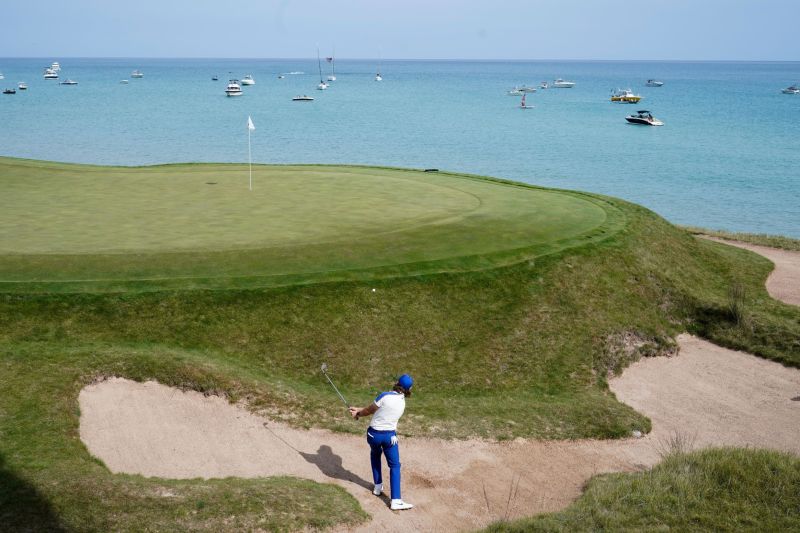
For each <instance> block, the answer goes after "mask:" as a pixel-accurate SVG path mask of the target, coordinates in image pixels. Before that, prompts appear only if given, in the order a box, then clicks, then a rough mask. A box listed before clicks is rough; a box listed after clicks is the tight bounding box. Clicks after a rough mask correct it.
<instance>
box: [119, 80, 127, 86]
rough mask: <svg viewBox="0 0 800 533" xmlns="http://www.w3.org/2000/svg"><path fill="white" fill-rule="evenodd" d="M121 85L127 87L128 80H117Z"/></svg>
mask: <svg viewBox="0 0 800 533" xmlns="http://www.w3.org/2000/svg"><path fill="white" fill-rule="evenodd" d="M119 82H120V83H121V84H122V85H127V84H128V83H129V82H128V80H119Z"/></svg>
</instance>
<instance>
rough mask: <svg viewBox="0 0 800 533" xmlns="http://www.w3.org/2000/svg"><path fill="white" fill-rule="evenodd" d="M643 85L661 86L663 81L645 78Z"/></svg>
mask: <svg viewBox="0 0 800 533" xmlns="http://www.w3.org/2000/svg"><path fill="white" fill-rule="evenodd" d="M645 85H647V86H648V87H661V86H662V85H664V82H663V81H658V80H647V83H645Z"/></svg>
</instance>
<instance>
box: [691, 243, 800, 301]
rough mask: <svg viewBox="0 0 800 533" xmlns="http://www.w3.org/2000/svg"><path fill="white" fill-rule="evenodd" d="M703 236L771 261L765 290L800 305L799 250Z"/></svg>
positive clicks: (776, 297) (780, 298)
mask: <svg viewBox="0 0 800 533" xmlns="http://www.w3.org/2000/svg"><path fill="white" fill-rule="evenodd" d="M704 238H707V239H709V240H712V241H716V242H721V243H723V244H730V245H731V246H737V247H739V248H744V249H745V250H750V251H751V252H755V253H757V254H760V255H763V256H764V257H766V258H767V259H769V260H770V261H772V262H773V263H774V264H775V270H773V271H772V273H771V274H770V275H769V277H768V278H767V292H769V294H770V296H772V297H773V298H775V299H776V300H780V301H782V302H785V303H787V304H791V305H800V252H791V251H789V250H779V249H777V248H768V247H766V246H759V245H757V244H748V243H746V242H739V241H729V240H726V239H717V238H714V237H704Z"/></svg>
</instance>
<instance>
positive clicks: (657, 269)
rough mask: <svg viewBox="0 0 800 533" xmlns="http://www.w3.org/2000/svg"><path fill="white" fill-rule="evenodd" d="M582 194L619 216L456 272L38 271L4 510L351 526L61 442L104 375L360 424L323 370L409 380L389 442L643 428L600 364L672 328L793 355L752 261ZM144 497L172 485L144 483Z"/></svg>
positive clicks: (788, 323) (1, 442)
mask: <svg viewBox="0 0 800 533" xmlns="http://www.w3.org/2000/svg"><path fill="white" fill-rule="evenodd" d="M587 197H590V196H588V195H587ZM596 200H597V202H599V203H601V204H602V205H607V206H609V208H610V209H612V210H616V211H618V212H619V214H620V218H619V220H622V221H624V224H620V225H618V226H616V227H615V228H614V230H613V231H608V232H606V233H603V234H598V235H593V236H589V238H587V239H585V244H584V245H582V246H578V245H577V244H578V241H575V242H572V243H571V244H570V246H569V247H566V248H552V249H548V250H546V251H547V252H548V253H544V254H541V255H535V256H530V255H527V254H523V255H519V256H513V257H512V256H509V257H507V259H508V261H499V262H495V261H486V262H484V261H483V260H482V259H481V257H480V256H477V257H470V258H468V259H465V260H464V261H463V262H461V263H460V267H463V268H459V269H455V271H453V270H450V271H445V272H439V271H438V270H436V269H435V268H432V269H419V268H416V267H414V269H413V270H402V269H401V270H397V271H394V272H392V273H391V275H389V276H386V275H383V274H385V272H384V271H382V270H381V269H365V270H361V271H358V272H355V273H352V275H351V276H349V277H347V278H345V280H339V281H334V280H333V279H328V282H325V283H311V281H313V280H309V279H303V280H284V281H286V282H287V283H288V285H287V286H281V287H271V288H257V284H253V283H249V282H245V283H244V284H243V285H241V284H239V283H238V282H236V281H226V282H225V283H223V284H221V285H217V287H218V288H219V289H220V290H206V289H202V288H199V289H193V290H189V289H191V288H192V287H195V285H192V284H188V285H187V284H185V283H184V282H182V281H178V282H177V283H176V285H175V286H174V287H175V290H161V291H153V288H154V287H153V286H152V285H149V284H147V283H143V284H142V285H137V283H136V282H134V283H130V284H123V285H120V286H118V287H115V288H114V289H115V290H117V291H120V292H113V293H105V292H88V293H80V292H78V293H75V292H72V291H73V290H74V288H75V287H74V286H68V284H67V283H65V284H64V287H59V286H58V283H56V284H55V285H50V286H48V287H41V286H40V287H34V288H33V291H34V293H27V292H24V291H23V292H19V293H3V294H0V365H2V373H0V376H2V377H1V378H0V387H2V390H0V436H1V437H2V438H0V455H2V456H3V458H4V466H3V469H4V472H5V474H3V475H6V476H7V477H8V478H9V479H13V480H19V482H17V481H13V482H12V483H10V485H11V486H15V487H18V488H17V489H15V493H14V494H15V495H14V497H12V496H10V495H5V496H4V497H3V498H0V516H25V515H24V508H28V507H26V505H27V504H24V502H25V501H29V500H30V501H31V502H33V504H35V505H38V507H35V508H37V509H40V510H41V512H40V513H38V514H40V515H41V516H42V517H43V518H42V520H45V522H42V523H43V524H44V523H46V520H48V518H47V516H50V515H51V514H52V516H53V517H55V518H54V519H57V520H58V521H59V523H60V524H64V526H65V527H68V528H70V529H77V530H93V531H97V530H136V529H138V528H137V524H138V523H139V521H142V520H145V517H148V518H147V520H150V521H151V522H152V523H154V524H163V525H164V526H163V528H161V529H170V527H171V526H169V524H176V523H180V524H184V525H186V527H187V528H188V527H197V528H205V529H214V530H236V529H249V528H253V529H255V528H258V527H262V528H263V529H276V528H277V529H280V528H281V527H283V528H286V529H293V528H295V529H296V528H302V527H305V526H313V527H317V526H319V527H322V526H324V525H326V524H328V525H330V524H337V523H338V524H341V523H354V522H357V521H359V520H362V519H363V516H364V515H363V513H362V512H361V511H360V510H359V509H358V506H357V504H356V503H355V501H354V500H353V499H352V498H350V497H349V496H347V494H346V493H344V492H343V491H341V490H339V489H337V488H335V487H326V486H323V485H317V484H313V483H306V482H302V483H301V482H297V481H290V480H285V479H284V480H219V481H213V482H207V481H202V480H191V481H181V482H174V483H173V482H171V481H166V480H157V479H142V478H138V477H136V476H114V475H110V474H109V473H108V471H107V470H105V469H104V468H103V467H102V465H100V464H98V463H97V462H96V461H94V460H93V459H92V458H91V457H90V456H89V455H88V453H87V452H86V450H85V448H84V447H83V446H82V445H81V444H80V441H79V439H78V436H77V423H78V413H77V394H78V391H79V390H80V388H81V387H82V386H83V385H84V384H85V383H87V382H89V381H91V380H92V379H95V378H96V377H101V376H107V375H117V376H123V377H128V378H131V379H135V380H146V379H156V380H158V381H160V382H162V383H166V384H168V385H173V386H178V387H182V388H187V389H194V390H200V391H205V392H209V393H218V394H224V395H227V396H228V397H229V398H230V399H231V400H233V401H237V400H245V401H247V403H248V404H249V405H250V406H251V408H253V409H254V410H256V411H260V412H263V413H264V414H266V415H267V416H269V417H271V418H274V419H278V420H284V421H286V422H288V423H290V424H293V425H295V426H300V427H309V426H315V427H327V428H331V429H335V430H339V431H357V430H356V429H355V426H354V425H353V424H352V423H350V422H349V420H348V419H347V417H346V415H345V413H343V409H342V408H341V407H340V404H339V402H338V399H337V398H336V397H335V396H334V394H333V392H332V391H331V390H330V388H329V386H328V385H327V383H326V382H325V381H324V380H323V379H321V376H320V373H319V367H320V364H321V363H322V362H326V363H328V365H329V367H330V369H331V371H332V373H333V376H334V378H335V379H336V381H337V385H340V387H341V388H342V390H343V392H344V393H345V395H346V397H347V398H348V399H350V400H351V401H352V402H354V403H360V402H363V401H366V400H367V399H368V398H370V397H373V396H374V394H375V392H377V391H379V390H382V389H383V388H385V387H387V386H388V385H389V383H390V382H391V380H392V379H393V377H394V376H396V375H398V374H400V373H402V372H410V373H412V374H413V375H414V376H415V378H416V382H417V385H416V393H415V395H414V396H413V398H412V399H411V400H410V403H409V406H408V409H407V414H406V416H405V417H404V419H403V424H402V426H401V428H400V429H401V432H402V433H403V434H406V435H429V436H436V437H443V438H463V437H470V436H483V437H487V438H494V439H508V438H515V437H518V436H522V437H538V438H585V437H596V438H617V437H621V436H626V435H629V434H630V432H631V431H632V430H634V429H637V430H642V431H648V430H649V428H650V422H649V420H648V419H647V418H646V417H644V416H642V415H640V414H639V413H636V412H635V411H633V410H632V409H630V408H629V407H627V406H625V405H623V404H621V403H619V402H618V401H617V400H616V398H615V397H614V395H613V394H612V393H610V392H609V390H608V387H607V384H606V379H607V377H608V376H609V375H610V374H613V373H616V372H619V371H621V370H622V369H623V368H625V366H627V365H628V364H629V363H630V362H631V361H633V360H635V359H636V358H638V357H641V356H649V355H656V354H659V353H664V352H668V351H671V350H673V349H674V341H673V338H674V336H675V335H676V334H678V333H681V332H684V331H687V330H688V331H691V332H694V333H697V334H700V335H702V336H704V337H706V338H709V339H711V340H713V341H715V342H718V343H720V344H724V345H727V346H732V347H735V348H739V349H744V350H747V351H750V352H753V353H756V354H758V355H761V356H763V357H768V358H771V359H774V360H777V361H781V362H783V363H784V364H787V365H793V366H800V340H799V339H800V311H798V309H797V308H795V307H792V306H788V305H784V304H781V303H780V302H776V301H774V300H772V299H771V298H770V297H769V296H768V294H767V293H766V290H765V289H764V280H765V279H766V276H767V275H768V273H769V271H770V270H771V264H770V263H769V262H768V261H767V260H765V259H763V258H762V257H760V256H757V255H756V254H753V253H750V252H747V251H744V250H740V249H736V248H732V247H729V246H725V245H722V244H718V243H714V242H708V241H702V240H698V239H695V238H694V237H693V236H692V235H691V234H689V233H687V232H685V231H682V230H679V229H676V228H675V227H674V226H672V225H670V224H668V223H667V222H666V221H664V220H663V219H661V218H659V217H658V216H656V215H654V214H653V213H652V212H650V211H647V210H646V209H643V208H641V207H638V206H635V205H632V204H628V203H626V202H623V201H620V200H615V199H611V198H596ZM595 205H597V204H595ZM160 257H161V256H159V255H158V254H156V255H154V256H150V257H148V260H149V261H151V262H152V264H153V265H156V266H157V265H159V264H161V263H159V261H160ZM2 260H4V259H0V261H2ZM237 268H238V267H237ZM412 274H413V275H412ZM317 281H319V280H317ZM198 286H199V287H202V286H203V285H202V284H199V285H198ZM732 287H737V288H738V289H737V291H735V294H736V298H735V302H734V303H735V306H734V307H732V305H731V304H732V300H731V295H732V294H733V293H732V291H731V288H732ZM62 289H63V290H62ZM223 289H224V290H223ZM40 290H42V291H44V293H38V294H37V293H35V292H36V291H40ZM94 290H97V287H96V286H95V287H94ZM734 311H735V312H734ZM164 487H166V489H164ZM162 490H167V491H169V492H171V493H175V494H177V495H178V496H158V497H157V495H158V493H159V491H162ZM282 491H283V492H282ZM95 493H99V494H101V495H102V502H103V503H100V504H98V503H96V502H95V500H94V499H93V496H92V495H93V494H95ZM17 494H22V495H23V496H24V497H25V499H20V498H17V497H16V495H17ZM200 494H202V495H203V496H200ZM254 494H255V495H256V496H255V497H253V496H252V495H254ZM270 495H282V496H276V498H277V499H278V500H280V501H283V499H281V498H284V497H285V499H286V500H291V501H292V504H291V505H290V504H288V503H287V504H286V505H283V504H272V503H270V504H269V505H263V506H261V505H259V504H258V503H257V502H258V501H261V500H263V501H265V502H274V501H277V500H274V499H270V498H271V496H270ZM37 501H38V502H39V503H36V502H37ZM198 501H202V502H203V503H202V505H200V504H199V503H198ZM20 502H23V503H20ZM254 502H255V503H254ZM198 505H200V508H198ZM230 516H234V517H237V518H236V520H238V521H236V522H226V520H229V518H228V517H230ZM319 517H325V518H324V519H323V518H319ZM179 520H184V521H186V522H178V521H179ZM319 520H325V521H326V522H324V523H322V522H319ZM20 521H24V520H23V519H20ZM262 521H263V522H262ZM148 523H149V522H148ZM257 524H262V525H257ZM264 524H266V525H264ZM279 524H286V525H285V526H280V525H279ZM154 529H159V528H154Z"/></svg>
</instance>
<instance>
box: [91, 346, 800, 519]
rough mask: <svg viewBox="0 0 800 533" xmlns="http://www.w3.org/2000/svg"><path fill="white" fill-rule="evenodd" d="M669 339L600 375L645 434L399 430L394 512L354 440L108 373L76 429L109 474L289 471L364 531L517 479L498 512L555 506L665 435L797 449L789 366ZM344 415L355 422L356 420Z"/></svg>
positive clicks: (493, 492) (477, 503)
mask: <svg viewBox="0 0 800 533" xmlns="http://www.w3.org/2000/svg"><path fill="white" fill-rule="evenodd" d="M679 344H680V347H681V353H680V355H679V356H677V357H672V358H653V359H645V360H642V361H640V362H638V363H636V364H634V365H632V366H631V367H630V368H629V369H628V370H626V371H625V373H624V375H623V376H622V377H621V378H618V379H615V380H613V381H612V383H611V388H612V390H614V392H615V393H616V394H617V397H618V398H619V399H620V400H621V401H623V402H625V403H627V404H629V405H631V406H632V407H634V408H635V409H637V410H638V411H640V412H642V413H644V414H646V415H647V416H649V417H650V418H651V419H652V420H653V426H654V430H653V432H652V433H651V434H650V435H648V436H646V437H644V438H641V439H626V440H622V441H573V442H563V441H562V442H547V441H525V440H517V441H514V442H505V443H490V442H484V441H457V442H447V441H441V440H436V439H417V438H415V439H401V446H402V448H401V457H402V461H403V473H404V491H405V492H404V497H406V498H407V499H408V500H409V501H411V502H413V503H415V504H417V508H416V509H415V510H413V511H411V512H408V513H405V514H404V515H403V519H402V521H400V520H398V518H397V516H396V514H395V513H393V512H392V511H390V510H389V509H388V508H387V506H386V501H385V500H382V499H379V498H375V497H374V496H372V495H371V493H370V492H369V489H370V488H371V476H370V470H369V460H368V447H367V444H366V440H365V438H363V437H360V436H353V435H342V434H336V433H331V432H328V431H322V430H310V431H304V430H298V429H293V428H290V427H288V426H285V425H282V424H278V423H273V422H268V421H266V420H265V419H263V418H261V417H259V416H256V415H253V414H252V413H249V412H248V411H246V410H245V409H243V408H240V407H236V406H233V405H231V404H229V403H228V402H227V401H226V400H224V399H223V398H219V397H213V396H212V397H205V396H203V395H202V394H200V393H196V392H181V391H179V390H176V389H172V388H169V387H165V386H163V385H160V384H157V383H154V382H148V383H136V382H133V381H128V380H124V379H110V380H107V381H103V382H101V383H97V384H93V385H90V386H88V387H86V388H85V389H84V390H83V391H82V392H81V393H80V397H79V401H80V408H81V420H80V435H81V438H82V439H83V441H84V442H85V443H86V445H87V447H88V448H89V451H90V452H91V453H92V454H93V455H95V456H96V457H98V458H100V459H102V460H103V461H104V462H105V464H106V465H107V466H108V468H109V469H110V470H111V471H112V472H125V473H137V474H142V475H145V476H158V477H166V478H192V477H226V476H239V477H260V476H273V475H292V476H299V477H303V478H308V479H313V480H315V481H321V482H332V483H336V484H338V485H341V486H342V487H344V488H345V489H346V490H348V491H349V492H350V493H351V494H353V495H354V496H355V497H356V498H357V499H358V500H359V502H360V503H361V505H362V506H363V507H364V509H365V510H366V511H367V512H369V513H370V514H371V515H372V516H373V521H372V522H370V523H369V524H368V525H366V526H364V528H363V530H364V531H375V530H378V529H381V530H386V531H400V530H404V531H408V530H424V531H451V530H464V529H473V528H476V527H480V526H483V525H486V524H488V523H490V522H492V521H494V520H497V519H499V518H502V517H503V516H504V515H505V513H506V501H507V497H508V490H509V487H510V485H511V483H512V480H514V479H516V478H517V477H518V478H519V492H518V496H517V498H516V500H515V502H514V506H513V509H512V510H511V512H510V515H511V516H512V517H516V516H521V515H531V514H535V513H539V512H545V511H553V510H558V509H561V508H563V507H565V506H566V505H568V504H569V503H570V502H571V501H573V500H574V499H575V498H576V497H578V496H579V494H580V491H581V488H582V486H583V484H584V483H585V482H586V481H587V480H588V479H589V478H590V477H591V476H593V475H594V474H598V473H602V472H615V471H633V470H637V469H642V468H646V467H649V466H652V465H653V464H655V463H656V462H658V460H659V458H660V455H659V451H660V450H661V449H663V448H664V446H665V445H666V441H667V440H668V439H669V438H670V436H671V435H673V434H675V433H678V434H680V435H683V436H685V437H687V438H689V439H690V440H693V441H694V444H695V446H696V447H703V446H709V445H736V446H758V447H766V448H774V449H778V450H786V451H791V452H794V453H798V454H800V429H799V428H798V424H797V421H798V420H800V402H793V401H791V398H792V397H795V396H797V395H799V394H800V371H799V370H796V369H790V368H785V367H783V366H781V365H779V364H777V363H773V362H770V361H766V360H763V359H759V358H756V357H754V356H751V355H748V354H744V353H741V352H734V351H731V350H727V349H724V348H719V347H717V346H714V345H712V344H710V343H708V342H706V341H703V340H700V339H697V338H694V337H691V336H688V335H685V336H681V337H680V338H679ZM412 403H413V402H412ZM410 408H411V409H413V405H410ZM342 416H343V417H344V416H345V415H344V414H343V415H342ZM352 423H353V424H359V425H361V426H363V427H364V428H366V425H365V423H364V422H363V421H362V422H352ZM484 488H485V491H486V496H487V497H488V500H489V505H488V508H487V504H486V499H485V497H484Z"/></svg>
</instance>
